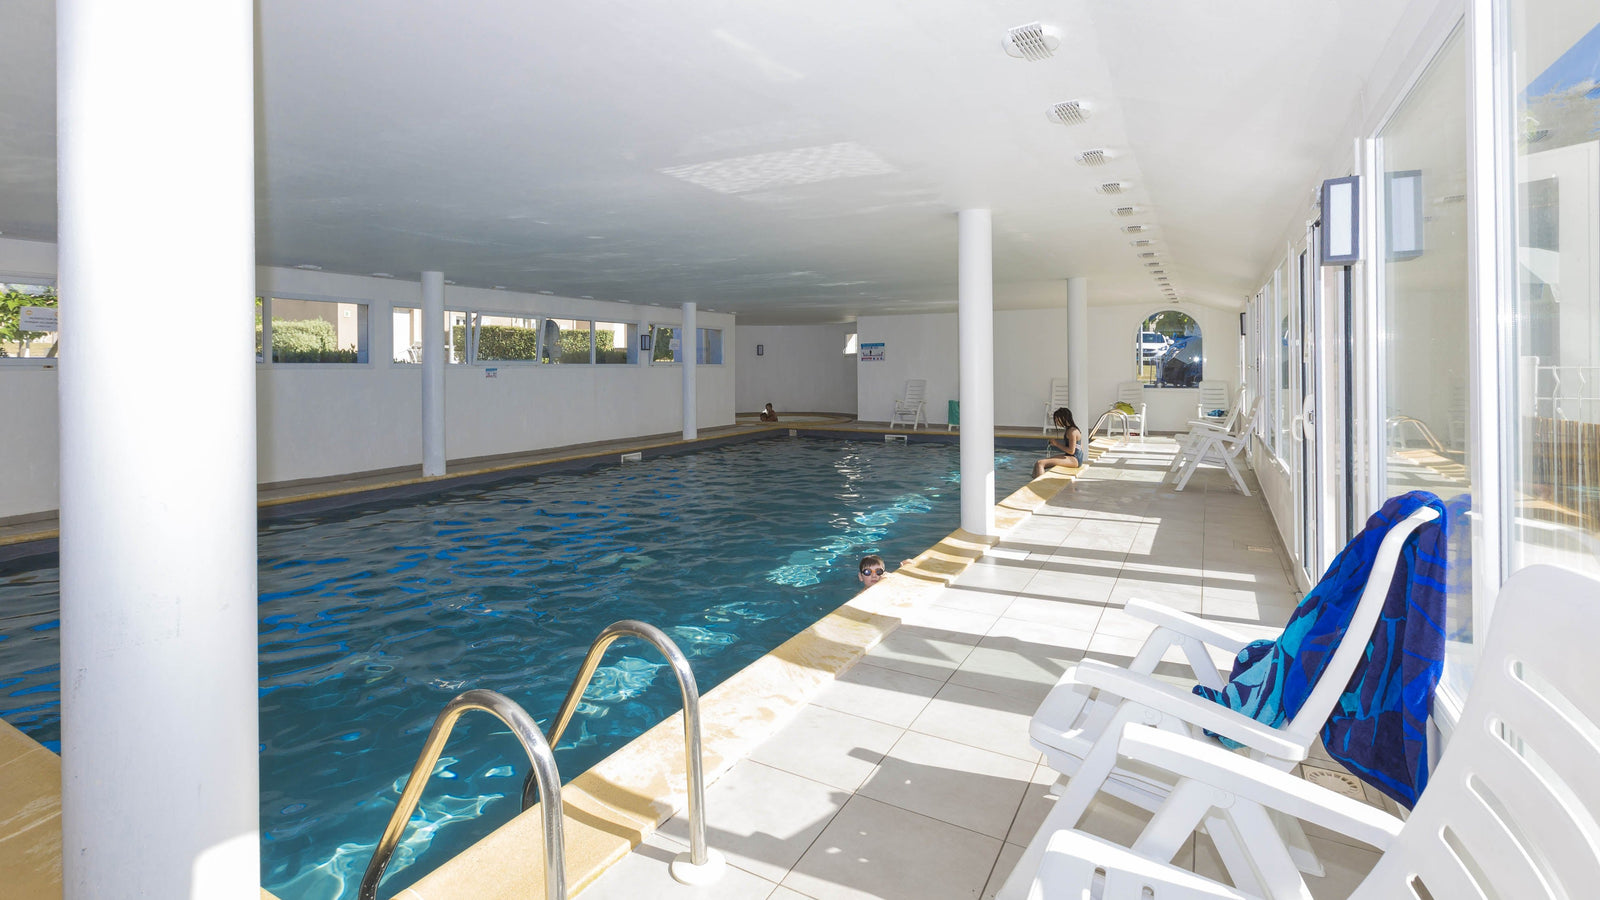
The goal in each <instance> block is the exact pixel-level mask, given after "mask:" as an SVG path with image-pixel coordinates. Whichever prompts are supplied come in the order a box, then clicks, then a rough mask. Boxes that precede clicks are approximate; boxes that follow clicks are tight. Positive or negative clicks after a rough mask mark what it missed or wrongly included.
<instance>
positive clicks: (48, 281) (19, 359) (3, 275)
mask: <svg viewBox="0 0 1600 900" xmlns="http://www.w3.org/2000/svg"><path fill="white" fill-rule="evenodd" d="M0 284H26V285H34V286H39V287H49V288H54V289H55V291H56V311H57V315H58V316H59V315H60V310H61V285H60V283H59V282H58V281H57V280H56V278H55V276H53V275H48V276H47V275H28V274H23V273H19V272H0ZM57 324H58V325H59V324H60V322H59V320H58V322H57ZM55 335H56V355H55V356H0V366H5V367H8V368H18V369H53V368H55V367H56V366H57V365H59V364H60V363H61V356H60V344H61V332H60V330H59V329H58V330H57V331H56V332H55Z"/></svg>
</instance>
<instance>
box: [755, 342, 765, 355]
mask: <svg viewBox="0 0 1600 900" xmlns="http://www.w3.org/2000/svg"><path fill="white" fill-rule="evenodd" d="M766 352H767V348H766V345H765V344H757V345H756V355H757V356H765V355H766Z"/></svg>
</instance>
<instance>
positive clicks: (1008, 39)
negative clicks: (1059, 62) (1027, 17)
mask: <svg viewBox="0 0 1600 900" xmlns="http://www.w3.org/2000/svg"><path fill="white" fill-rule="evenodd" d="M1000 46H1001V47H1004V48H1005V51H1006V55H1007V56H1009V57H1011V58H1013V59H1025V60H1027V61H1029V62H1038V61H1039V60H1041V59H1049V58H1050V57H1052V56H1054V55H1055V52H1056V48H1058V47H1060V46H1061V33H1060V32H1058V31H1056V29H1055V28H1054V27H1053V26H1050V25H1045V24H1043V23H1041V22H1029V23H1028V24H1026V25H1018V26H1017V27H1015V28H1013V29H1011V30H1010V31H1008V32H1006V36H1005V38H1003V39H1002V40H1001V41H1000Z"/></svg>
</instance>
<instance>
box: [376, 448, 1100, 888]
mask: <svg viewBox="0 0 1600 900" xmlns="http://www.w3.org/2000/svg"><path fill="white" fill-rule="evenodd" d="M1101 452H1103V448H1092V449H1091V450H1090V456H1091V458H1093V457H1097V456H1099V454H1100V453H1101ZM1077 471H1081V470H1077ZM1077 471H1072V472H1070V473H1068V472H1066V471H1063V470H1061V469H1056V470H1053V472H1052V474H1047V475H1045V476H1044V477H1043V478H1039V479H1035V480H1034V481H1032V482H1030V483H1028V484H1027V485H1024V486H1023V487H1022V488H1021V489H1019V490H1017V491H1016V492H1015V493H1013V494H1011V496H1009V497H1007V498H1005V499H1004V500H1002V501H1001V502H1000V503H998V504H996V506H995V530H996V532H997V535H1003V534H1005V533H1006V532H1008V531H1010V530H1011V529H1012V528H1015V527H1016V526H1017V525H1019V524H1021V523H1022V521H1023V520H1025V519H1027V518H1028V516H1029V515H1031V514H1032V513H1033V511H1034V510H1035V509H1038V508H1039V507H1040V506H1042V505H1043V504H1044V503H1045V502H1046V501H1048V500H1049V499H1050V498H1051V497H1054V496H1055V495H1056V494H1057V493H1059V492H1060V491H1061V490H1062V489H1063V488H1066V487H1067V486H1069V485H1071V484H1072V483H1073V481H1074V480H1075V479H1076V475H1077ZM999 539H1000V538H999V537H998V536H995V537H982V536H979V535H975V534H972V533H970V532H966V531H962V530H960V529H958V530H956V531H953V532H951V533H950V534H949V535H948V536H946V537H945V538H944V539H943V540H941V541H940V542H939V543H937V544H935V545H934V546H932V547H930V548H928V549H927V550H925V551H923V552H922V553H921V554H919V555H917V556H916V557H915V558H914V559H913V560H912V561H911V562H910V563H909V564H907V565H905V566H902V567H901V568H900V569H899V570H898V571H896V572H894V573H893V574H891V575H889V576H888V577H886V578H885V579H884V580H883V581H881V582H879V583H878V584H877V585H875V586H873V587H871V588H869V589H867V590H865V591H862V592H861V593H860V594H858V595H856V596H855V597H854V598H853V599H851V600H850V601H849V602H848V603H845V604H844V605H843V606H841V607H839V608H838V609H836V610H834V611H833V612H831V613H829V614H828V615H827V616H824V617H823V618H822V619H821V620H819V621H818V622H816V623H815V624H813V625H812V626H811V627H810V628H807V629H806V630H805V631H803V632H801V633H800V634H797V635H795V636H794V637H792V638H790V639H789V640H788V641H785V642H784V643H783V644H781V645H779V646H778V647H777V649H775V650H773V651H772V652H771V653H768V654H767V655H766V656H763V657H762V658H760V659H758V660H756V661H755V662H753V663H751V664H750V665H749V666H747V667H745V668H744V669H743V670H741V671H739V672H738V673H736V674H734V675H733V676H732V677H730V678H729V679H728V680H726V681H724V682H723V683H722V684H720V685H718V686H717V687H716V688H714V689H713V690H711V691H710V692H708V693H707V694H706V695H705V696H704V697H703V698H702V699H701V702H700V714H701V729H702V758H703V765H704V772H705V779H706V783H707V784H710V783H712V782H714V781H716V779H717V778H718V777H720V776H721V775H722V774H723V773H724V772H726V771H727V770H728V769H729V768H731V767H732V766H733V764H734V763H736V762H738V761H739V760H740V759H742V758H744V757H746V756H748V755H749V754H750V753H751V752H752V751H753V750H754V749H755V748H756V747H757V746H758V745H759V744H761V742H763V741H765V740H766V739H767V738H768V737H770V736H771V735H772V734H773V733H774V732H776V731H777V730H778V729H779V728H780V727H782V726H783V725H784V724H786V723H787V722H788V721H789V720H790V719H791V718H793V717H794V716H795V715H796V714H798V713H799V712H800V710H801V709H802V708H803V707H804V706H805V705H806V703H807V702H809V700H810V698H811V697H812V696H813V695H814V694H815V693H816V692H817V691H819V690H821V689H822V688H823V687H825V686H826V685H827V684H828V683H830V682H831V681H833V679H834V678H835V677H837V676H838V675H840V674H841V673H843V672H844V671H846V670H847V669H849V668H850V667H851V666H852V665H854V664H855V663H856V662H857V661H859V660H860V659H861V658H862V657H863V656H864V655H866V653H867V651H869V650H871V649H872V648H873V647H875V646H877V644H878V642H879V641H882V640H883V639H884V638H885V637H887V636H888V635H889V633H890V632H892V631H894V629H895V628H897V627H898V626H899V624H900V617H901V616H902V615H903V614H904V613H905V612H907V611H908V610H911V609H915V608H919V607H921V606H923V605H925V604H927V603H928V602H930V601H931V600H932V598H933V596H934V595H935V594H936V593H937V592H938V591H939V590H940V589H942V588H943V587H944V586H945V585H946V584H948V583H950V582H951V581H953V580H954V579H955V578H956V577H957V576H959V575H960V574H961V573H962V572H964V571H965V570H966V569H967V567H968V566H970V565H972V564H973V563H974V562H976V561H977V560H978V559H979V558H980V557H982V556H983V555H984V553H985V552H987V550H988V548H989V547H990V546H992V545H993V544H995V543H996V542H998V541H999ZM686 783H687V779H686V777H685V775H684V759H683V713H682V712H678V713H675V714H674V715H672V716H671V717H669V718H668V719H666V720H665V721H663V722H661V723H660V724H658V725H656V726H655V727H654V728H652V729H650V730H649V731H647V732H645V733H644V734H642V735H640V736H639V737H638V738H635V739H634V740H633V741H632V742H630V743H629V744H627V745H626V746H624V747H623V748H622V749H620V750H618V751H617V752H615V753H613V754H612V755H610V756H608V757H606V759H604V760H602V761H601V762H600V763H599V764H598V765H596V766H595V767H594V768H592V769H590V770H589V771H587V772H585V773H583V774H582V775H579V776H578V777H577V778H575V779H573V780H572V781H571V782H570V783H568V784H567V786H566V787H565V788H564V789H563V790H562V792H561V799H562V802H563V804H565V812H566V852H567V857H566V858H567V873H566V874H567V890H568V892H569V893H570V894H576V893H578V892H579V891H581V890H583V889H584V888H585V887H587V886H588V885H590V884H592V883H593V882H594V881H595V879H597V878H599V877H600V875H601V873H603V872H604V871H605V870H606V868H607V867H609V866H611V865H612V864H614V863H616V862H618V861H620V860H621V859H623V858H624V857H625V856H627V854H628V853H629V852H631V851H632V850H633V848H634V847H635V846H637V845H638V844H639V843H640V842H641V841H643V840H644V839H645V837H646V836H648V835H649V834H650V833H651V832H652V831H654V830H655V829H656V828H657V827H658V826H660V825H661V823H663V822H665V821H666V820H667V819H669V818H671V817H672V816H673V815H674V814H676V813H677V812H678V811H680V810H682V809H683V808H684V805H685V803H686V798H687V793H686V787H685V785H686ZM542 848H543V836H542V834H541V822H540V817H539V812H538V810H537V808H534V809H530V810H526V811H524V812H523V813H521V814H520V815H518V816H517V817H516V818H514V819H512V820H511V821H510V822H508V823H506V824H505V825H503V826H501V827H500V828H499V829H497V830H495V831H494V832H493V833H491V834H490V835H489V836H488V837H486V838H484V839H483V840H481V841H479V842H478V843H476V844H474V845H473V846H471V847H469V848H468V849H467V850H465V851H463V852H462V853H461V854H459V855H458V856H456V857H455V858H454V859H451V860H449V861H447V862H445V863H444V864H442V865H441V866H440V867H439V868H437V869H435V870H434V871H433V872H431V873H429V874H428V875H425V876H423V878H422V879H421V880H420V881H418V882H417V883H416V884H415V885H413V886H412V887H410V888H407V889H406V890H404V891H402V892H400V893H399V894H398V895H396V897H397V898H398V900H499V898H504V900H513V898H525V897H529V896H543V894H542V891H543V885H544V867H543V862H542V860H543V850H542ZM713 849H715V846H714V845H713Z"/></svg>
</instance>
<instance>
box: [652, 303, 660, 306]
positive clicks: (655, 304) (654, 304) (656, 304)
mask: <svg viewBox="0 0 1600 900" xmlns="http://www.w3.org/2000/svg"><path fill="white" fill-rule="evenodd" d="M650 305H651V306H660V305H661V304H659V303H652V304H650Z"/></svg>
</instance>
